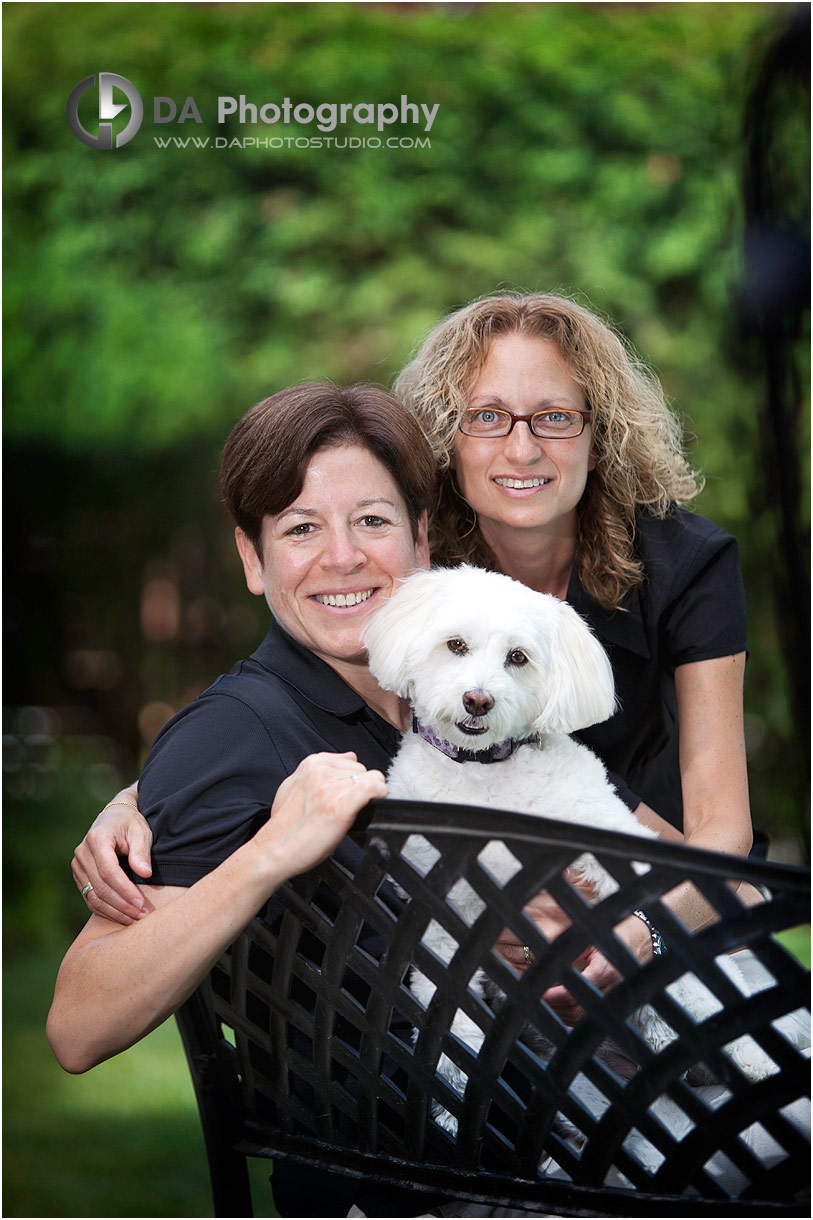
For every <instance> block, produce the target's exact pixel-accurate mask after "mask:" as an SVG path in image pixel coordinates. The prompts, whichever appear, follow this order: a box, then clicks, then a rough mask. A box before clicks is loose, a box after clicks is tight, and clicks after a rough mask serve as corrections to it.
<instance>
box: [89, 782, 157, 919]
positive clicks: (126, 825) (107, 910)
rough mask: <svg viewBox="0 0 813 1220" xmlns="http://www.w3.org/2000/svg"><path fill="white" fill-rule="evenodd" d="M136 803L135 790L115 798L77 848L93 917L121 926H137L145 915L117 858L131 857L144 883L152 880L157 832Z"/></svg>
mask: <svg viewBox="0 0 813 1220" xmlns="http://www.w3.org/2000/svg"><path fill="white" fill-rule="evenodd" d="M137 801H138V791H137V788H136V786H135V785H133V786H132V787H130V788H125V789H123V791H121V792H118V793H116V795H115V796H114V797H113V799H112V801H110V802H108V804H107V805H105V807H104V809H103V810H102V812H101V813H100V814H99V816H98V817H97V818H96V821H95V822H94V823H93V825H92V826H91V828H90V830H89V831H88V833H87V834H86V835H85V837H84V839H83V840H82V842H81V843H80V844H79V846H78V847H77V848H76V851H75V852H74V855H73V860H72V861H71V870H72V872H73V878H74V881H75V882H76V884H77V887H78V888H79V890H80V891H82V890H84V888H85V886H86V885H87V883H88V882H90V884H91V886H92V887H93V888H92V889H91V890H88V892H87V893H86V894H85V895H84V898H85V902H86V903H87V905H88V908H89V910H90V911H91V913H93V914H95V915H103V916H104V917H105V918H106V919H112V920H114V921H115V922H116V923H121V924H130V923H134V922H135V921H136V920H137V919H141V917H142V916H143V915H145V914H146V910H145V907H144V899H143V897H142V896H141V892H140V890H139V889H138V887H137V886H136V885H134V884H133V882H132V881H131V880H130V879H129V877H128V876H127V875H126V873H125V872H124V871H123V870H122V868H121V866H120V864H119V861H118V857H119V856H120V855H121V856H126V857H127V859H128V861H129V864H130V868H131V869H132V870H133V872H134V873H136V874H137V875H138V876H139V877H149V876H151V874H152V866H151V864H150V848H151V847H152V831H151V830H150V827H149V823H148V822H147V821H146V819H145V818H143V817H142V815H141V814H140V812H139V810H138V804H137Z"/></svg>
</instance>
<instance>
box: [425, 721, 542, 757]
mask: <svg viewBox="0 0 813 1220" xmlns="http://www.w3.org/2000/svg"><path fill="white" fill-rule="evenodd" d="M412 732H413V733H417V734H418V736H419V737H422V738H423V739H424V741H427V742H429V745H430V746H434V747H435V749H436V750H440V752H441V754H445V755H446V757H447V758H451V759H453V760H454V762H459V763H464V762H479V763H495V762H505V760H506V758H510V757H511V755H512V754H513V753H514V750H517V749H519V747H520V746H527V745H530V744H531V742H534V743H536V744H538V743H539V738H538V737H537V736H536V734H532V735H531V736H530V737H523V738H522V739H521V740H520V741H515V740H514V738H513V737H509V738H508V740H507V741H498V742H496V743H495V744H494V745H493V746H489V747H488V749H486V750H465V749H463V748H462V746H456V745H454V743H453V742H451V741H446V739H445V738H444V737H438V735H437V733H434V732H433V731H432V730H431V729H428V728H427V727H426V725H424V724H421V722H420V720H419V719H418V717H417V716H416V715H415V713H414V712H413V713H412Z"/></svg>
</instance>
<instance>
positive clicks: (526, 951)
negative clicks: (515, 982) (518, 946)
mask: <svg viewBox="0 0 813 1220" xmlns="http://www.w3.org/2000/svg"><path fill="white" fill-rule="evenodd" d="M522 952H523V954H524V955H525V965H526V966H530V965H531V963H532V962H533V960H534V959H533V958H532V957H531V950H530V949H529V948H528V946H527V945H523V946H522Z"/></svg>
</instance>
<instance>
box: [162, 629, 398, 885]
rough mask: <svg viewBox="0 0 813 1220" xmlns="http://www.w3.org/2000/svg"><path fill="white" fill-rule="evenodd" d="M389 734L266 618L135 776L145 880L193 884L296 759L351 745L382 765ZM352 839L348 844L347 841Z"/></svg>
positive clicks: (252, 820) (368, 762)
mask: <svg viewBox="0 0 813 1220" xmlns="http://www.w3.org/2000/svg"><path fill="white" fill-rule="evenodd" d="M398 742H399V734H398V731H397V730H396V729H395V728H393V726H392V725H391V724H389V723H387V721H385V720H383V719H382V718H381V717H380V716H379V715H378V714H377V713H376V712H374V711H373V710H372V709H371V708H369V707H368V706H367V704H366V703H365V702H364V700H363V699H362V698H361V696H360V695H358V694H356V692H355V691H354V690H351V688H350V687H349V686H347V684H346V683H345V682H344V681H342V679H341V678H340V677H339V675H338V674H337V673H336V672H335V671H334V670H332V669H331V668H330V666H329V665H327V664H325V662H323V661H321V660H320V659H319V658H318V657H316V656H314V654H313V653H312V652H309V651H308V649H307V648H304V647H302V646H301V645H300V644H298V643H297V642H296V641H295V640H294V639H293V638H292V637H291V636H289V635H288V634H287V632H285V631H283V630H282V629H281V628H280V627H279V626H277V624H275V623H272V624H271V627H270V628H269V631H268V635H267V636H266V637H265V639H264V640H263V642H262V644H261V645H260V647H259V648H258V649H257V651H256V652H255V653H254V654H253V655H252V656H251V658H250V659H249V660H247V661H240V662H238V664H237V665H235V667H234V669H232V671H231V672H230V673H228V674H225V675H223V676H222V677H220V678H218V679H217V681H216V682H214V683H213V684H212V685H211V686H210V687H209V688H208V689H207V690H205V691H204V692H203V694H202V695H200V696H199V697H198V698H197V699H196V700H195V701H194V702H193V703H190V704H189V706H188V707H185V708H183V709H182V710H181V711H180V712H178V713H177V715H175V716H173V717H172V719H171V720H170V721H168V722H167V724H166V725H164V727H163V728H162V729H161V732H160V733H159V734H158V736H157V737H156V739H155V741H154V743H153V746H152V749H151V750H150V752H149V755H148V757H147V761H146V764H145V766H144V771H143V774H142V776H141V779H140V780H139V783H138V800H139V805H140V807H141V809H142V812H143V813H144V814H145V816H146V817H147V818H148V820H149V822H150V825H151V827H152V832H153V835H154V836H155V841H154V844H153V851H152V860H153V874H152V877H151V879H150V880H151V881H152V882H153V883H154V884H157V885H158V884H160V885H182V886H189V885H193V884H194V882H196V881H198V880H200V878H201V877H203V876H205V875H206V874H207V873H210V872H211V871H212V870H213V869H214V868H217V866H218V865H219V864H221V863H222V861H223V860H225V859H226V857H227V856H230V855H231V853H232V852H233V851H235V850H236V849H237V848H238V847H240V846H241V845H242V844H243V843H245V842H247V841H248V839H250V838H251V836H252V835H253V834H254V833H255V832H256V830H257V829H258V828H259V827H260V826H261V825H262V823H263V822H265V821H266V819H267V818H268V811H269V809H270V807H271V804H272V802H273V800H274V796H275V794H276V791H277V788H278V787H279V785H280V784H281V783H282V781H283V780H284V779H285V777H286V776H288V775H290V774H291V772H292V771H294V770H296V768H297V766H298V765H299V763H300V762H301V761H302V759H303V758H306V757H307V756H308V755H309V754H315V753H319V752H321V751H329V752H331V753H343V752H344V751H346V750H353V751H355V753H356V754H357V756H358V758H359V761H360V762H362V763H363V764H364V765H365V767H368V768H375V769H378V770H380V771H384V772H386V771H387V769H388V767H389V765H390V763H391V761H392V758H393V756H394V754H395V751H396V749H397V746H398ZM351 846H352V845H351Z"/></svg>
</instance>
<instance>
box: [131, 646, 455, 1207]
mask: <svg viewBox="0 0 813 1220" xmlns="http://www.w3.org/2000/svg"><path fill="white" fill-rule="evenodd" d="M399 740H400V735H399V733H398V732H397V730H396V729H395V728H393V726H392V725H391V724H388V723H387V721H385V720H382V718H381V717H380V716H379V715H378V714H377V713H376V712H374V711H373V710H372V709H371V708H369V707H368V706H367V704H366V703H365V702H364V700H363V699H362V698H361V696H360V695H357V694H356V692H355V691H353V690H351V688H350V687H349V686H347V685H346V683H345V682H343V681H342V679H341V678H340V677H339V676H338V674H337V673H335V671H334V670H332V669H331V668H330V666H328V665H326V664H325V663H324V662H323V661H321V660H319V658H318V657H315V656H314V655H313V653H311V652H309V651H308V650H307V649H306V648H303V647H302V646H301V645H299V644H298V643H297V642H296V641H295V640H294V639H292V638H291V636H289V635H288V634H287V633H286V632H285V631H283V630H282V629H281V628H280V627H278V626H277V625H276V624H275V623H272V624H271V627H270V629H269V631H268V635H267V636H266V638H265V640H264V641H263V643H262V644H261V645H260V647H259V648H258V649H257V651H256V652H255V653H254V654H253V655H252V657H251V658H250V659H249V660H248V661H240V662H239V663H238V664H237V665H235V667H234V669H232V671H231V672H230V673H228V674H226V675H224V676H222V677H220V678H218V679H217V681H216V682H214V683H213V684H212V686H210V687H209V688H208V690H206V691H204V692H203V694H202V695H200V696H199V698H197V699H196V700H195V701H194V703H191V704H190V705H189V706H188V707H185V708H183V709H182V710H181V711H180V712H178V714H177V715H176V716H174V717H173V718H172V719H171V720H170V721H169V722H168V723H167V724H166V725H165V726H164V728H163V729H162V730H161V732H160V733H159V735H158V737H157V738H156V739H155V742H154V743H153V746H152V749H151V750H150V753H149V756H148V758H147V762H146V764H145V767H144V771H143V774H142V776H141V779H140V780H139V785H138V799H139V804H140V806H141V809H142V811H143V812H144V814H145V815H146V817H147V818H148V819H149V822H150V825H151V827H152V831H153V835H154V836H155V838H154V843H153V850H152V863H153V871H152V877H151V878H150V879H149V880H150V882H151V883H153V884H156V885H159V884H164V885H179V886H190V885H192V884H194V882H195V881H198V880H199V879H200V878H201V877H203V876H205V875H206V874H207V873H209V872H211V871H212V870H213V869H215V868H217V866H218V865H219V864H220V863H222V861H223V860H225V859H226V857H227V856H229V855H231V853H232V852H233V851H235V850H236V849H237V848H238V847H240V846H241V845H242V844H243V843H245V842H246V841H247V840H248V839H250V838H251V837H252V835H253V834H254V833H255V832H256V830H257V829H258V828H259V827H260V826H261V825H262V824H263V822H265V821H266V820H267V818H268V813H269V809H270V807H271V804H272V802H273V800H274V796H275V794H276V791H277V788H278V787H279V785H280V784H281V783H282V781H283V780H284V779H285V777H286V776H288V775H290V774H291V772H292V771H294V770H295V769H296V767H297V766H298V765H299V763H300V762H301V761H302V759H303V758H306V757H307V756H308V755H309V754H314V753H318V752H321V751H330V752H334V753H342V752H344V751H346V750H353V751H355V753H356V755H357V756H358V758H359V760H360V761H361V762H362V763H364V765H365V766H366V767H368V768H376V769H378V770H380V771H384V772H386V771H387V769H388V767H389V765H390V762H391V761H392V758H393V756H394V754H395V751H396V748H397V746H398V742H399ZM360 854H361V849H360V848H359V847H358V846H357V845H356V844H355V843H353V841H352V840H351V839H344V840H343V842H342V843H340V844H339V846H338V848H337V849H336V851H335V852H334V856H335V858H336V859H338V860H339V861H340V862H342V863H344V864H346V865H347V866H348V867H350V868H354V867H355V866H356V864H357V862H358V857H359V855H360ZM122 863H124V862H122ZM130 876H131V877H132V876H133V874H132V873H131V874H130ZM133 879H134V880H140V879H139V878H135V877H134V878H133ZM393 900H395V899H394V896H393ZM278 911H279V907H278V906H277V904H276V903H275V902H274V899H273V898H272V899H271V900H270V902H269V903H268V905H267V907H266V909H265V912H264V918H267V919H269V920H272V921H273V919H274V918H275V915H276V913H277V912H278ZM271 1185H272V1189H273V1194H274V1203H275V1206H276V1209H277V1211H278V1212H279V1214H280V1215H283V1216H346V1215H347V1212H348V1210H349V1209H350V1207H351V1205H352V1204H353V1203H356V1204H357V1205H358V1206H359V1207H360V1208H361V1210H362V1211H363V1212H364V1213H365V1214H366V1215H387V1216H414V1215H417V1214H418V1213H419V1212H421V1211H423V1210H424V1209H425V1208H426V1207H427V1206H432V1205H433V1204H434V1203H436V1202H438V1201H439V1197H438V1196H434V1195H427V1194H425V1193H423V1192H420V1193H416V1192H412V1191H408V1190H404V1191H399V1190H388V1189H380V1188H376V1187H375V1185H374V1184H366V1183H364V1182H360V1181H359V1180H358V1179H356V1178H346V1177H344V1176H342V1175H340V1174H330V1173H325V1172H323V1171H321V1170H316V1169H313V1168H310V1167H303V1166H300V1165H297V1164H295V1163H291V1162H286V1161H277V1162H276V1163H275V1165H274V1172H273V1176H272V1179H271Z"/></svg>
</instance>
